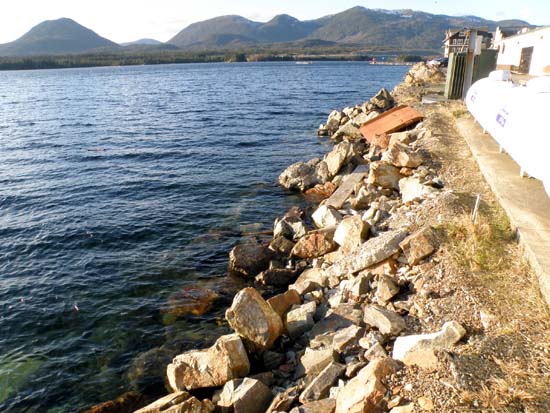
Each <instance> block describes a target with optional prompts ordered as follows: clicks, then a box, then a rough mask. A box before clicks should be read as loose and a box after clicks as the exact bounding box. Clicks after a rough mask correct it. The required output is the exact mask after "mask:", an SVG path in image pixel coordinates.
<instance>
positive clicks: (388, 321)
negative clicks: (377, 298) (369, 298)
mask: <svg viewBox="0 0 550 413" xmlns="http://www.w3.org/2000/svg"><path fill="white" fill-rule="evenodd" d="M363 320H364V321H365V323H366V324H368V325H369V326H372V327H376V328H377V329H378V330H379V331H380V332H381V333H382V334H390V335H394V336H395V335H397V334H399V333H400V332H401V331H403V330H404V329H405V328H406V327H407V325H406V324H405V320H403V317H401V316H400V315H399V314H397V313H396V312H395V311H391V310H387V309H385V308H382V307H379V306H377V305H369V306H367V307H365V311H364V313H363Z"/></svg>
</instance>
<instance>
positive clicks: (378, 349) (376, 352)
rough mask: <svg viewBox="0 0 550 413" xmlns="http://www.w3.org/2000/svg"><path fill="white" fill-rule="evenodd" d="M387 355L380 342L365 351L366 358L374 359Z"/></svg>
mask: <svg viewBox="0 0 550 413" xmlns="http://www.w3.org/2000/svg"><path fill="white" fill-rule="evenodd" d="M387 356H388V352H387V351H386V349H385V348H384V347H382V344H380V343H376V344H374V345H373V346H371V347H370V348H369V349H368V350H367V351H366V352H365V358H366V359H367V360H374V359H376V358H382V357H387Z"/></svg>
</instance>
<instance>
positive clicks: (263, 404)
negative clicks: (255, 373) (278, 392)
mask: <svg viewBox="0 0 550 413" xmlns="http://www.w3.org/2000/svg"><path fill="white" fill-rule="evenodd" d="M272 399H273V394H272V393H271V390H269V388H268V387H267V386H266V385H265V384H263V383H262V382H260V381H258V380H254V379H251V378H249V377H247V378H245V379H244V380H231V381H230V382H228V383H226V384H225V386H224V387H223V390H222V393H221V395H220V401H219V402H218V407H219V408H220V410H221V412H222V413H226V412H227V413H229V412H234V413H264V412H265V410H266V409H267V408H268V407H269V405H270V403H271V400H272Z"/></svg>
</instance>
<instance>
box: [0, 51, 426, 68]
mask: <svg viewBox="0 0 550 413" xmlns="http://www.w3.org/2000/svg"><path fill="white" fill-rule="evenodd" d="M425 59H426V56H424V55H411V54H405V53H401V54H399V53H388V54H386V55H381V54H369V55H367V54H350V53H346V54H341V55H338V54H314V55H310V54H261V53H251V54H245V53H240V52H236V53H227V52H197V53H191V52H190V53H184V54H181V53H178V54H174V53H160V54H136V55H134V54H132V55H119V54H83V55H60V56H57V55H49V56H21V57H0V71H15V70H39V69H71V68H87V67H118V66H149V65H158V64H182V63H235V62H239V63H240V62H243V63H244V62H319V61H322V62H328V61H333V62H342V61H356V62H370V63H372V64H378V65H411V64H413V63H414V62H418V61H421V60H425Z"/></svg>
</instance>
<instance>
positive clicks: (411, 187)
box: [399, 176, 437, 204]
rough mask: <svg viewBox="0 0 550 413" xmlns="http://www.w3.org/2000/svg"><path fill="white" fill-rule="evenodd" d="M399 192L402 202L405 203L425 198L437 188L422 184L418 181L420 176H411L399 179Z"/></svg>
mask: <svg viewBox="0 0 550 413" xmlns="http://www.w3.org/2000/svg"><path fill="white" fill-rule="evenodd" d="M399 192H400V193H401V199H402V200H403V203H404V204H407V203H409V202H416V201H421V200H423V199H426V198H427V197H429V196H430V195H431V194H433V193H436V192H437V189H435V188H432V187H431V186H427V185H424V184H423V183H421V182H420V178H418V177H416V176H411V177H409V178H403V179H401V180H400V181H399Z"/></svg>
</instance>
